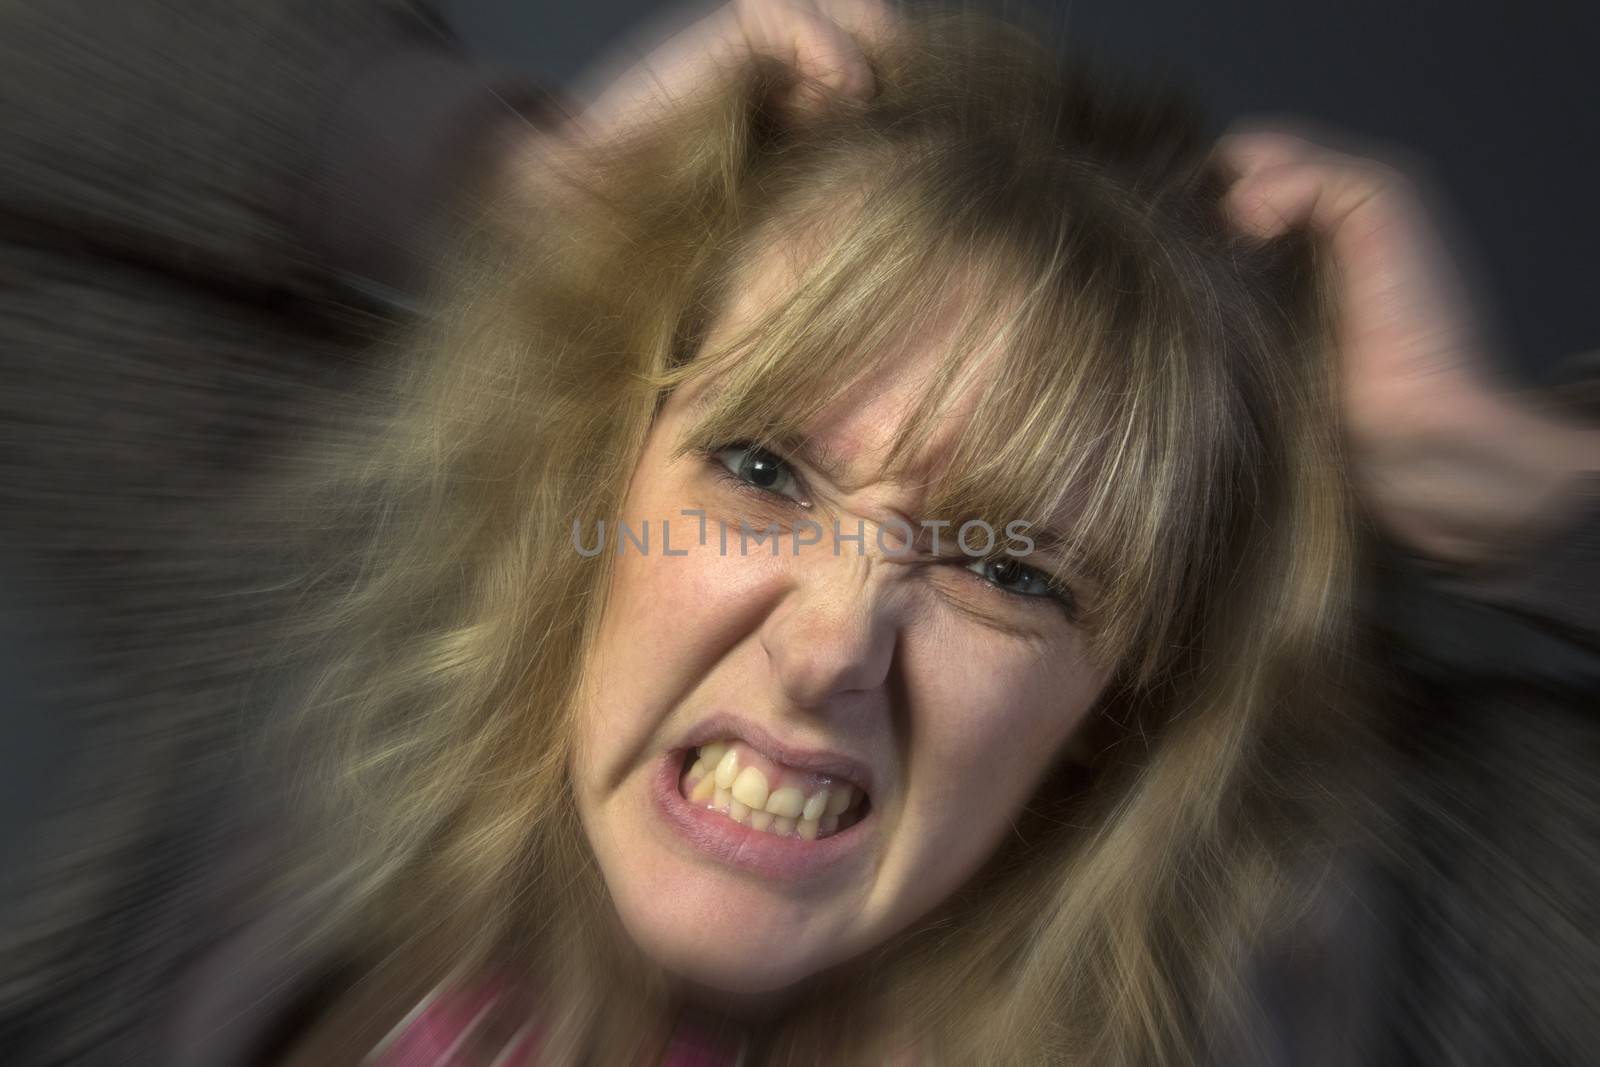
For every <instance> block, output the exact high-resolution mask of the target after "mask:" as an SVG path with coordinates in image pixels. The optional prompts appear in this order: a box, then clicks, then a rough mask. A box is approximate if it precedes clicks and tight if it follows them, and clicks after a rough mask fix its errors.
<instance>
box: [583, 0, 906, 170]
mask: <svg viewBox="0 0 1600 1067" xmlns="http://www.w3.org/2000/svg"><path fill="white" fill-rule="evenodd" d="M681 17H682V16H681V15H680V16H679V18H680V19H681ZM892 20H893V15H892V12H891V10H890V8H889V7H888V5H887V4H886V3H884V2H882V0H733V2H732V3H729V4H725V5H723V6H721V7H718V8H717V9H716V10H714V11H712V12H711V13H710V14H709V15H705V16H703V17H700V18H698V19H696V20H695V21H693V22H692V23H690V24H689V25H688V26H687V27H686V28H684V29H681V30H678V31H677V32H675V33H672V34H671V35H670V36H667V37H666V39H665V40H664V41H662V43H660V44H658V45H656V46H655V47H654V48H653V49H651V50H650V51H649V53H648V54H647V55H645V56H644V57H643V58H642V59H639V60H637V61H635V62H631V63H622V62H618V61H616V60H612V61H609V62H602V63H601V64H599V65H598V66H597V67H596V68H595V69H594V70H593V71H591V72H590V73H589V74H587V75H586V76H585V77H584V78H583V79H581V80H580V83H579V86H578V88H577V89H576V90H575V91H574V93H573V94H572V95H574V96H575V97H576V98H577V99H579V100H584V99H586V98H591V97H592V102H591V103H588V104H587V105H584V106H582V107H581V109H580V111H579V113H578V115H577V116H575V118H574V126H573V128H572V129H569V130H568V131H567V132H568V134H569V135H571V136H575V137H576V138H577V139H579V140H582V141H584V142H587V143H606V142H609V141H611V140H613V139H618V138H624V137H626V136H627V134H628V133H629V132H630V131H631V130H633V129H635V128H637V127H638V126H639V125H641V124H645V123H648V122H649V121H650V120H651V118H652V117H653V116H655V115H658V114H660V113H661V112H662V111H663V110H664V109H669V108H671V107H672V106H673V105H674V104H675V103H677V102H679V101H680V100H682V99H684V98H686V97H688V96H691V95H692V94H693V93H694V92H695V91H696V90H698V89H700V88H702V87H704V86H707V85H710V84H713V83H714V82H715V80H716V78H717V76H718V75H719V73H720V72H721V71H723V70H726V69H728V68H729V67H730V66H733V65H736V64H738V63H741V62H743V61H745V60H747V59H749V58H750V57H751V56H757V55H760V56H768V57H771V58H773V59H776V60H778V61H780V62H782V63H784V64H785V65H786V66H788V67H789V68H790V69H792V70H793V72H794V74H795V78H796V84H795V88H794V91H793V93H792V95H791V97H790V98H789V100H788V101H787V103H788V104H789V105H790V106H791V107H793V108H794V109H796V111H797V112H799V113H802V114H803V113H805V112H806V111H808V110H811V109H815V108H819V107H823V106H825V105H826V103H827V101H828V100H829V98H830V97H831V96H834V95H839V96H845V97H854V98H861V99H865V98H867V97H870V96H871V95H872V93H873V92H874V91H875V88H876V86H875V83H874V80H873V76H872V69H871V67H870V66H869V65H868V63H867V61H866V59H865V57H864V56H863V55H862V53H861V49H860V47H859V45H858V44H857V41H858V40H860V39H863V38H866V37H869V36H876V35H880V34H883V33H886V32H889V30H890V28H891V26H892ZM656 37H658V38H659V37H660V31H659V30H658V31H657V34H656Z"/></svg>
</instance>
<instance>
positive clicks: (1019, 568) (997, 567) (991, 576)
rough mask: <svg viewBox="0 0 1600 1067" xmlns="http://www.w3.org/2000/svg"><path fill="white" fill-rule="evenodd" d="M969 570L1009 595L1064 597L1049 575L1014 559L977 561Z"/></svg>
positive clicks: (971, 564) (969, 565)
mask: <svg viewBox="0 0 1600 1067" xmlns="http://www.w3.org/2000/svg"><path fill="white" fill-rule="evenodd" d="M967 569H968V570H970V571H972V572H973V573H974V574H976V575H978V576H979V577H980V578H983V579H984V580H985V581H988V582H990V583H991V584H993V585H995V586H998V587H999V588H1001V589H1003V590H1005V591H1006V592H1007V593H1013V594H1015V595H1017V596H1032V597H1050V596H1053V597H1060V596H1061V595H1062V590H1061V588H1060V587H1059V586H1058V585H1056V584H1055V583H1054V582H1052V581H1051V580H1050V576H1049V575H1047V574H1045V573H1044V572H1043V571H1041V570H1039V569H1038V568H1037V567H1030V566H1028V565H1027V564H1025V563H1018V562H1017V561H1016V560H1014V559H1009V558H999V559H975V560H973V561H972V562H971V563H970V564H968V566H967Z"/></svg>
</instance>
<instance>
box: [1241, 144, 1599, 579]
mask: <svg viewBox="0 0 1600 1067" xmlns="http://www.w3.org/2000/svg"><path fill="white" fill-rule="evenodd" d="M1219 151H1220V152H1221V153H1222V154H1223V157H1224V158H1225V160H1227V161H1228V162H1229V163H1231V164H1232V165H1233V167H1234V168H1235V170H1236V171H1237V172H1238V175H1239V177H1238V180H1237V182H1236V183H1235V184H1234V186H1233V187H1232V189H1231V190H1230V193H1229V197H1228V207H1229V210H1230V213H1231V214H1232V215H1233V217H1234V219H1235V220H1236V221H1237V223H1238V224H1239V225H1240V226H1242V227H1243V228H1245V229H1246V230H1248V231H1250V232H1253V233H1256V234H1260V235H1262V236H1272V235H1275V234H1277V233H1280V232H1282V231H1283V230H1285V229H1287V228H1288V227H1290V226H1293V225H1298V224H1302V223H1306V224H1309V225H1310V226H1311V227H1312V228H1313V229H1314V230H1316V231H1317V232H1319V233H1320V234H1322V235H1323V236H1324V237H1325V238H1326V239H1327V240H1328V241H1329V243H1330V245H1331V247H1332V250H1333V255H1334V260H1335V263H1336V266H1337V270H1338V274H1339V277H1340V282H1341V286H1342V291H1341V293H1340V295H1339V299H1340V305H1339V323H1338V329H1339V339H1338V342H1339V347H1340V361H1341V377H1342V387H1343V403H1344V416H1345V424H1346V428H1347V431H1348V434H1349V441H1350V446H1351V450H1352V458H1353V461H1354V464H1355V472H1354V473H1355V477H1356V479H1357V484H1358V488H1359V489H1360V491H1361V492H1362V494H1363V497H1364V499H1365V501H1366V504H1367V506H1368V508H1369V509H1370V510H1371V512H1372V513H1373V516H1374V518H1375V519H1376V520H1377V521H1378V523H1379V524H1380V525H1381V526H1382V527H1383V528H1384V530H1385V531H1386V532H1387V533H1388V534H1389V535H1390V536H1392V537H1394V538H1396V539H1397V540H1399V541H1401V542H1403V543H1404V544H1406V545H1407V546H1409V547H1410V548H1411V549H1412V550H1414V551H1416V552H1419V553H1421V554H1423V555H1425V556H1428V557H1431V558H1433V559H1435V560H1438V561H1440V562H1444V563H1451V564H1477V563H1484V562H1488V561H1491V560H1494V559H1496V558H1504V557H1506V556H1508V555H1509V554H1511V553H1512V552H1514V551H1516V550H1517V549H1518V548H1520V547H1525V546H1526V545H1527V544H1528V543H1529V542H1531V541H1532V540H1533V539H1534V538H1536V537H1537V536H1538V535H1539V534H1541V533H1543V532H1545V531H1547V530H1548V529H1550V528H1551V527H1553V526H1555V525H1556V524H1558V523H1559V522H1561V521H1562V520H1563V519H1564V518H1565V517H1566V516H1567V515H1568V514H1569V513H1570V512H1571V511H1572V510H1573V509H1574V508H1576V507H1577V506H1580V504H1581V503H1582V501H1581V499H1580V490H1581V487H1583V486H1584V485H1586V484H1593V483H1592V482H1591V480H1590V478H1589V475H1590V474H1591V473H1592V472H1594V471H1595V470H1596V469H1600V428H1596V427H1588V426H1582V425H1578V424H1575V423H1573V422H1571V421H1569V420H1568V419H1566V418H1563V417H1560V416H1558V415H1557V414H1555V413H1553V412H1551V411H1549V410H1546V409H1545V408H1544V407H1542V406H1541V405H1539V404H1538V403H1537V402H1536V401H1535V400H1534V399H1532V398H1529V397H1524V396H1519V395H1516V394H1514V393H1513V392H1512V391H1511V390H1510V389H1509V388H1508V387H1506V386H1505V385H1503V384H1502V383H1500V382H1498V381H1497V380H1495V377H1494V368H1493V365H1492V363H1491V361H1490V360H1489V358H1488V353H1487V352H1486V351H1485V347H1486V342H1485V339H1484V336H1483V333H1482V332H1481V328H1480V324H1479V323H1478V322H1477V321H1476V319H1475V317H1474V316H1473V314H1472V312H1471V306H1470V302H1469V300H1468V298H1467V295H1466V287H1465V285H1464V284H1463V281H1462V279H1461V277H1460V276H1459V274H1458V272H1457V271H1456V269H1455V266H1454V264H1453V263H1452V262H1451V260H1450V258H1449V256H1448V255H1447V254H1446V252H1445V250H1444V246H1443V242H1442V240H1441V239H1440V237H1439V234H1438V232H1437V231H1436V230H1435V229H1434V227H1433V225H1432V224H1431V223H1430V222H1429V220H1428V218H1427V214H1426V212H1425V210H1424V206H1423V204H1422V201H1421V197H1420V196H1419V194H1418V193H1417V191H1416V188H1415V186H1414V185H1413V184H1412V183H1411V182H1410V181H1409V180H1408V179H1407V178H1406V177H1405V176H1404V175H1403V174H1401V173H1400V172H1399V171H1398V170H1396V169H1395V168H1394V167H1392V166H1389V165H1387V164H1384V163H1380V162H1377V161H1374V160H1371V159H1364V158H1360V157H1356V156H1352V155H1346V154H1342V153H1339V152H1335V151H1332V150H1330V149H1328V148H1325V147H1322V146H1320V145H1317V144H1315V143H1313V142H1312V141H1310V140H1307V139H1305V138H1302V137H1300V136H1297V135H1295V134H1292V133H1288V132H1282V131H1262V132H1250V133H1240V134H1234V135H1231V136H1228V137H1225V138H1223V140H1222V142H1221V144H1220V145H1219Z"/></svg>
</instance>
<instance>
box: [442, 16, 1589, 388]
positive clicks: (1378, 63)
mask: <svg viewBox="0 0 1600 1067" xmlns="http://www.w3.org/2000/svg"><path fill="white" fill-rule="evenodd" d="M437 6H438V7H439V9H440V11H441V12H442V13H443V14H444V15H445V16H446V17H447V18H448V19H449V21H450V22H451V23H452V24H453V25H454V26H455V28H456V30H457V32H459V33H460V34H461V36H462V37H463V38H464V39H465V40H466V41H467V42H468V43H469V44H470V45H471V46H472V47H473V48H474V49H475V50H477V51H479V52H481V53H482V54H484V55H486V56H492V57H494V58H495V59H497V60H499V61H500V62H502V63H505V64H506V65H508V66H510V67H512V68H514V69H517V70H519V71H526V72H529V73H531V74H532V75H534V76H536V77H538V78H541V79H546V80H550V81H554V82H557V83H562V82H566V81H567V80H568V79H571V78H573V77H574V76H576V75H577V74H578V72H580V71H581V70H582V69H583V68H584V66H585V64H587V63H588V62H589V61H590V60H591V59H593V58H594V57H595V56H596V55H597V54H598V53H601V52H603V51H604V50H605V49H607V48H608V47H611V46H613V45H615V43H616V42H617V41H618V40H619V39H623V38H624V35H625V33H626V31H627V30H628V29H629V27H632V26H635V25H638V24H639V23H641V22H642V21H645V20H648V19H649V18H650V17H651V16H652V14H654V13H656V12H659V11H661V10H663V9H664V8H665V5H663V4H661V3H657V2H652V0H591V2H587V3H583V4H553V3H528V2H522V0H442V2H441V3H440V4H438V5H437ZM991 6H993V7H999V8H1000V9H1001V10H1007V9H1008V6H1009V8H1010V9H1018V8H1019V7H1020V5H1016V4H1011V5H1006V4H997V5H991ZM1028 10H1031V11H1034V12H1036V13H1038V16H1039V17H1040V18H1042V19H1043V21H1045V22H1047V23H1049V24H1051V25H1053V26H1055V27H1057V28H1058V29H1059V30H1060V32H1061V35H1062V37H1063V38H1064V39H1065V40H1066V41H1067V43H1068V47H1069V49H1071V50H1074V51H1078V52H1082V53H1087V54H1090V55H1093V56H1096V57H1099V58H1103V59H1105V60H1106V61H1107V62H1108V63H1111V64H1113V65H1114V66H1116V67H1117V68H1121V69H1125V70H1127V71H1128V72H1129V73H1132V74H1138V73H1141V72H1143V73H1149V74H1151V75H1153V76H1155V77H1158V78H1162V79H1167V80H1173V79H1175V80H1177V81H1178V82H1179V83H1180V84H1183V85H1186V86H1188V87H1189V88H1190V89H1191V90H1192V91H1193V92H1194V93H1195V95H1196V96H1197V97H1199V98H1200V99H1201V100H1203V101H1205V102H1206V103H1207V104H1208V105H1209V109H1210V112H1211V114H1212V116H1213V118H1214V120H1215V121H1216V123H1217V127H1218V130H1219V132H1220V130H1221V129H1222V128H1224V127H1225V126H1226V125H1227V124H1228V123H1229V122H1232V121H1234V120H1235V119H1238V118H1242V117H1249V116H1279V115H1282V116H1292V117H1296V118H1303V119H1310V120H1313V121H1316V122H1318V123H1325V124H1327V125H1328V126H1329V127H1330V128H1331V129H1333V130H1336V131H1339V132H1342V133H1346V134H1349V135H1352V136H1354V137H1356V138H1359V139H1360V140H1362V141H1365V140H1368V139H1370V140H1373V141H1375V142H1378V143H1380V144H1382V145H1385V146H1388V147H1390V148H1392V149H1400V150H1402V151H1405V152H1407V153H1410V154H1413V155H1414V156H1415V157H1416V161H1417V163H1419V164H1420V165H1421V167H1422V168H1423V174H1424V176H1426V177H1427V178H1429V179H1430V184H1431V185H1432V186H1433V187H1434V191H1435V193H1436V196H1435V203H1436V204H1437V205H1438V207H1439V208H1440V210H1441V211H1445V212H1448V213H1449V214H1450V215H1451V216H1453V222H1454V225H1453V226H1452V227H1450V228H1451V229H1453V230H1455V231H1456V232H1457V240H1458V243H1461V244H1462V245H1464V248H1463V250H1462V251H1463V254H1465V255H1466V256H1467V257H1468V258H1470V259H1471V260H1472V261H1473V264H1474V267H1475V272H1476V273H1477V274H1478V275H1479V282H1480V285H1481V286H1482V287H1483V288H1484V290H1485V291H1486V292H1487V293H1489V294H1492V302H1493V304H1494V307H1493V308H1492V309H1486V310H1488V311H1489V312H1490V313H1491V314H1492V315H1493V316H1494V317H1496V318H1497V319H1498V321H1499V325H1500V329H1501V331H1502V333H1503V334H1504V336H1505V337H1506V346H1505V347H1506V352H1505V355H1506V357H1507V359H1508V361H1510V362H1511V364H1512V369H1513V370H1515V371H1516V372H1519V373H1522V374H1526V375H1531V376H1535V377H1542V376H1544V375H1545V374H1548V373H1551V372H1552V371H1553V368H1554V364H1555V363H1556V362H1557V361H1558V360H1560V359H1561V358H1562V357H1565V356H1568V355H1570V354H1572V353H1575V352H1579V351H1583V350H1588V349H1594V348H1600V339H1597V338H1600V328H1597V326H1596V323H1595V317H1596V311H1595V308H1594V301H1595V298H1596V294H1600V255H1596V252H1595V250H1596V248H1597V247H1600V197H1597V196H1596V175H1597V173H1600V121H1596V113H1597V109H1600V87H1597V85H1596V81H1595V76H1594V65H1595V63H1596V60H1597V59H1600V5H1594V4H1579V3H1550V2H1535V3H1508V2H1505V0H1492V2H1481V3H1480V2H1474V3H1453V2H1452V3H1444V2H1439V0H1402V2H1398V3H1394V2H1385V0H1339V2H1336V3H1306V2H1284V0H1214V2H1212V3H1206V4H1195V3H1190V2H1186V0H1065V2H1051V0H1035V2H1034V3H1031V4H1029V5H1028Z"/></svg>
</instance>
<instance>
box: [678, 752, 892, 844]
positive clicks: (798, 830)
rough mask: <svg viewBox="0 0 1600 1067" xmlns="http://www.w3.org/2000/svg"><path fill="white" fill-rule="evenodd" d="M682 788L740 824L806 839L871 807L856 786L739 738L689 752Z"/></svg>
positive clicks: (841, 826)
mask: <svg viewBox="0 0 1600 1067" xmlns="http://www.w3.org/2000/svg"><path fill="white" fill-rule="evenodd" d="M678 791H679V792H680V793H681V794H682V795H683V796H684V798H685V799H686V800H688V801H689V803H691V804H693V805H695V806H696V807H701V808H705V809H706V810H708V811H714V812H720V813H721V814H722V815H724V816H725V817H726V818H728V819H731V820H732V821H734V822H736V823H738V824H740V825H741V826H748V827H750V828H751V829H754V830H759V831H761V832H762V833H766V834H773V835H776V836H778V837H795V838H800V839H802V840H806V841H815V840H818V839H819V838H825V837H829V836H831V835H833V834H837V833H840V832H842V831H844V830H847V829H849V828H850V827H851V826H854V825H855V824H856V823H858V822H860V821H861V820H862V819H864V818H866V816H867V813H868V811H870V810H871V800H870V798H869V797H868V796H867V794H866V792H865V791H864V790H863V789H861V788H860V786H858V785H857V784H855V783H853V782H850V781H846V780H844V779H841V778H839V777H837V776H832V775H821V774H816V773H814V772H810V771H804V770H799V769H797V768H794V767H787V766H784V765H783V764H780V763H778V762H776V761H775V760H773V759H771V758H769V757H768V756H766V755H765V754H763V753H762V752H760V751H758V750H757V749H756V748H755V747H753V746H752V745H750V744H749V743H748V742H746V741H743V740H740V739H737V738H729V739H727V740H722V741H713V742H710V743H708V744H704V745H701V746H699V747H698V748H692V749H690V750H689V751H688V752H687V753H685V755H684V761H683V767H682V769H681V771H680V773H679V776H678Z"/></svg>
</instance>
